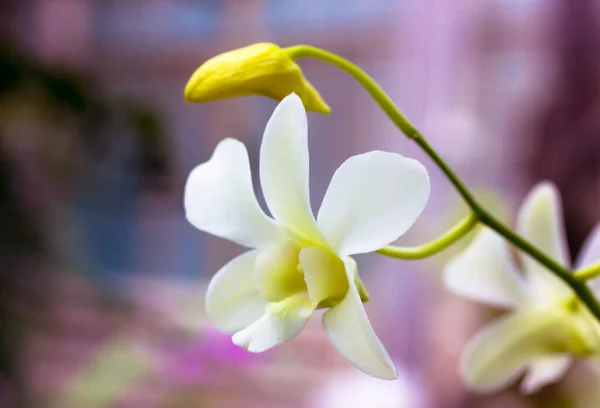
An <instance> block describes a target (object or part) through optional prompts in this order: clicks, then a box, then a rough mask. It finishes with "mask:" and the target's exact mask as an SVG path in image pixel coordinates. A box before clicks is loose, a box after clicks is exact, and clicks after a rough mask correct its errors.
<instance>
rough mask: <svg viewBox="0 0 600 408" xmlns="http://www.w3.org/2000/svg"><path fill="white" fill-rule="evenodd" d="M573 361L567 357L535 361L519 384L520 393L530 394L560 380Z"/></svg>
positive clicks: (556, 356)
mask: <svg viewBox="0 0 600 408" xmlns="http://www.w3.org/2000/svg"><path fill="white" fill-rule="evenodd" d="M572 361H573V360H572V359H571V357H569V356H568V355H552V356H545V357H540V358H538V359H536V360H535V361H534V362H533V363H531V365H530V366H529V370H528V371H527V374H525V378H524V379H523V382H522V383H521V391H523V393H525V394H532V393H534V392H536V391H537V390H539V389H540V388H542V387H543V386H544V385H547V384H551V383H554V382H556V381H558V380H560V379H561V378H562V377H563V375H564V374H565V372H566V371H567V370H568V369H569V366H570V365H571V362H572Z"/></svg>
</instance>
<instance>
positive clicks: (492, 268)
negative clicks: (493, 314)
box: [444, 228, 527, 307]
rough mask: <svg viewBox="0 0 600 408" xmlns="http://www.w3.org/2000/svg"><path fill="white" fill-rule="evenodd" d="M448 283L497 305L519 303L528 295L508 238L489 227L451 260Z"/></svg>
mask: <svg viewBox="0 0 600 408" xmlns="http://www.w3.org/2000/svg"><path fill="white" fill-rule="evenodd" d="M444 283H445V284H446V286H448V288H449V289H450V290H451V291H453V292H454V293H456V294H458V295H461V296H465V297H467V298H470V299H473V300H476V301H479V302H483V303H487V304H489V305H493V306H500V307H516V306H518V305H520V304H523V303H524V301H525V298H526V296H527V292H526V290H527V289H526V287H525V282H524V281H523V278H522V277H521V276H519V272H518V271H517V268H516V266H515V264H514V263H513V261H512V258H511V254H510V251H509V248H508V246H507V244H506V242H505V241H504V240H503V239H502V237H500V236H499V235H497V234H496V233H495V232H494V231H492V230H490V229H487V228H484V229H482V231H481V232H479V233H478V235H477V236H476V237H475V239H474V240H473V242H472V243H471V244H470V245H469V247H468V248H467V249H466V250H465V251H464V252H463V253H461V254H459V255H458V256H456V257H455V258H454V259H452V260H451V261H450V262H449V263H448V265H447V266H446V268H445V271H444Z"/></svg>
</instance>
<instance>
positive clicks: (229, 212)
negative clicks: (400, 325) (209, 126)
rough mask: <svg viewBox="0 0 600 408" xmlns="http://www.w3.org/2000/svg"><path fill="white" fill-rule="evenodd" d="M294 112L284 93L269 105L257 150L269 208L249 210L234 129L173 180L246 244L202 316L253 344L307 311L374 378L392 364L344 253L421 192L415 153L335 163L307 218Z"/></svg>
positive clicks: (377, 242) (292, 99)
mask: <svg viewBox="0 0 600 408" xmlns="http://www.w3.org/2000/svg"><path fill="white" fill-rule="evenodd" d="M308 161H309V160H308V144H307V120H306V112H305V110H304V107H303V105H302V102H301V100H300V99H299V98H298V96H296V95H295V94H291V95H289V96H287V97H286V98H285V99H283V101H281V103H280V104H279V105H278V106H277V108H276V109H275V112H274V113H273V115H272V117H271V119H270V120H269V122H268V124H267V127H266V129H265V132H264V136H263V141H262V146H261V149H260V182H261V186H262V191H263V194H264V196H265V201H266V203H267V206H268V208H269V210H270V212H271V214H272V216H273V218H271V217H269V216H267V215H265V213H264V212H263V211H262V210H261V208H260V206H259V204H258V202H257V200H256V197H255V194H254V191H253V186H252V177H251V173H250V165H249V161H248V153H247V151H246V148H245V147H244V145H243V144H242V143H241V142H239V141H237V140H234V139H225V140H223V141H222V142H220V143H219V144H218V146H217V147H216V149H215V152H214V154H213V156H212V157H211V159H210V160H208V161H207V162H206V163H203V164H201V165H199V166H198V167H196V168H195V169H194V170H193V171H192V173H191V174H190V176H189V179H188V181H187V184H186V188H185V198H184V201H185V210H186V216H187V218H188V220H189V221H190V222H191V223H192V224H193V225H194V226H195V227H196V228H198V229H200V230H203V231H205V232H208V233H210V234H213V235H217V236H220V237H222V238H226V239H229V240H231V241H234V242H237V243H238V244H241V245H244V246H246V247H250V248H253V249H252V250H250V251H248V252H246V253H244V254H242V255H240V256H238V257H237V258H235V259H233V260H232V261H230V262H229V263H228V264H226V265H225V266H224V267H223V268H222V269H221V270H219V271H218V272H217V274H216V275H215V276H214V278H213V279H212V281H211V282H210V284H209V287H208V291H207V294H206V309H207V313H208V316H209V317H210V318H211V320H212V321H213V322H214V323H215V325H216V326H217V327H218V328H220V329H221V330H223V331H225V332H230V333H235V334H234V335H233V342H234V343H235V344H237V345H239V346H241V347H244V348H247V349H248V350H249V351H252V352H262V351H264V350H267V349H269V348H272V347H274V346H276V345H278V344H281V343H284V342H287V341H289V340H291V339H293V338H294V337H295V336H297V335H298V334H299V333H300V332H301V331H302V329H303V328H304V326H305V324H306V322H307V321H308V319H309V317H310V316H311V314H312V313H313V311H314V310H316V309H319V308H325V309H327V310H326V311H325V313H324V315H323V325H324V327H325V330H326V331H327V333H328V335H329V338H330V339H331V342H332V343H333V345H334V346H335V347H336V348H337V349H338V350H339V351H340V352H341V353H342V354H343V355H344V356H345V357H346V359H348V360H349V361H350V362H351V363H352V364H354V366H356V367H357V368H358V369H360V370H362V371H364V372H365V373H368V374H370V375H372V376H375V377H378V378H383V379H394V378H396V369H395V367H394V365H393V363H392V361H391V359H390V357H389V356H388V354H387V352H386V350H385V348H384V347H383V345H382V344H381V342H380V340H379V338H378V337H377V335H376V334H375V332H374V331H373V329H372V327H371V325H370V323H369V320H368V318H367V315H366V313H365V309H364V307H363V304H362V302H363V301H365V300H366V298H367V295H366V291H365V290H364V287H363V285H362V282H361V280H360V278H359V276H358V272H357V267H356V262H355V261H354V260H353V259H352V258H351V257H350V255H353V254H361V253H366V252H372V251H375V250H378V249H380V248H382V247H384V246H385V245H387V244H389V243H391V242H393V241H395V240H396V239H397V238H398V237H400V236H401V235H402V234H403V233H404V232H406V231H407V230H408V229H409V228H410V226H411V225H412V224H413V223H414V221H415V220H416V219H417V217H418V216H419V214H420V213H421V212H422V210H423V209H424V207H425V205H426V203H427V200H428V197H429V177H428V175H427V171H426V170H425V168H424V167H423V166H422V165H421V164H420V163H419V162H417V161H416V160H412V159H408V158H405V157H403V156H401V155H398V154H393V153H386V152H381V151H373V152H369V153H365V154H361V155H357V156H353V157H351V158H349V159H348V160H346V162H344V163H343V164H342V165H341V166H340V168H338V169H337V171H336V172H335V174H334V175H333V178H332V180H331V183H330V185H329V188H328V189H327V192H326V194H325V197H324V198H323V202H322V204H321V208H320V210H319V212H318V215H317V217H316V219H315V217H314V216H313V213H312V210H311V206H310V199H309V163H308Z"/></svg>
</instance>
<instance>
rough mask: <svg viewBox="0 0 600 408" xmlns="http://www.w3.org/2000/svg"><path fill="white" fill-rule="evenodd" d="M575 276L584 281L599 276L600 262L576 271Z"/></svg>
mask: <svg viewBox="0 0 600 408" xmlns="http://www.w3.org/2000/svg"><path fill="white" fill-rule="evenodd" d="M573 276H575V278H577V279H578V280H580V281H582V282H585V281H588V280H590V279H594V278H597V277H598V276H600V262H596V263H594V264H591V265H590V266H587V267H585V268H581V269H579V270H577V271H575V272H574V273H573Z"/></svg>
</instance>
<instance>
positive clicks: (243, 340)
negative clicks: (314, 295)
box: [232, 293, 314, 353]
mask: <svg viewBox="0 0 600 408" xmlns="http://www.w3.org/2000/svg"><path fill="white" fill-rule="evenodd" d="M313 310H314V309H313V307H312V306H311V304H310V299H309V298H308V295H307V294H306V293H298V294H296V295H294V296H290V297H289V298H287V299H285V300H283V301H281V302H277V303H271V304H269V306H268V307H267V311H266V313H265V314H264V315H263V317H261V318H260V319H259V320H257V321H256V322H255V323H253V324H251V325H250V326H248V327H246V328H245V329H244V330H241V331H239V332H237V333H236V334H234V335H233V338H232V340H233V343H234V344H236V345H238V346H240V347H243V348H245V349H247V350H248V351H250V352H253V353H262V352H263V351H266V350H268V349H270V348H272V347H275V346H277V345H279V344H282V343H285V342H287V341H290V340H292V339H293V338H294V337H296V336H297V335H298V334H300V332H301V331H302V329H303V328H304V326H306V323H307V322H308V319H309V318H310V316H311V314H312V312H313Z"/></svg>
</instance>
